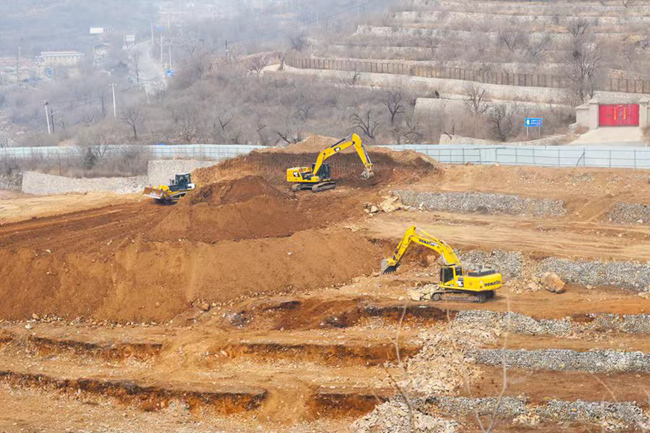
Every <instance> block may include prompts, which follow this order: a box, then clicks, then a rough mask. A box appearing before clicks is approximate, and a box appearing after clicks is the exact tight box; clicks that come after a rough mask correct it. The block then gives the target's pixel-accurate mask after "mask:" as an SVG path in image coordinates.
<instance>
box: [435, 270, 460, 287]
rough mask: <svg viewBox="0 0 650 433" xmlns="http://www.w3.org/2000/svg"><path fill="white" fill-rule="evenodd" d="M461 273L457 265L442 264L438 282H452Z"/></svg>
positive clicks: (443, 283)
mask: <svg viewBox="0 0 650 433" xmlns="http://www.w3.org/2000/svg"><path fill="white" fill-rule="evenodd" d="M462 275H463V271H462V269H460V267H459V266H442V267H441V268H440V284H442V285H445V284H448V283H452V284H453V283H454V281H456V279H457V277H459V276H462Z"/></svg>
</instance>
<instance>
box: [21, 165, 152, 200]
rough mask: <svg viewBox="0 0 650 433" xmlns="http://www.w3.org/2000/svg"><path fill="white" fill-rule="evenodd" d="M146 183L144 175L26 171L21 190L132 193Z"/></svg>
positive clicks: (34, 192) (138, 190)
mask: <svg viewBox="0 0 650 433" xmlns="http://www.w3.org/2000/svg"><path fill="white" fill-rule="evenodd" d="M146 183H147V178H146V176H136V177H109V178H105V177H101V178H85V179H79V178H69V177H64V176H54V175H50V174H43V173H38V172H35V171H27V172H25V173H23V185H22V191H23V192H24V193H27V194H34V195H49V194H66V193H73V192H76V193H83V192H90V191H109V192H115V193H118V194H132V193H138V192H142V189H143V188H144V186H145V184H146Z"/></svg>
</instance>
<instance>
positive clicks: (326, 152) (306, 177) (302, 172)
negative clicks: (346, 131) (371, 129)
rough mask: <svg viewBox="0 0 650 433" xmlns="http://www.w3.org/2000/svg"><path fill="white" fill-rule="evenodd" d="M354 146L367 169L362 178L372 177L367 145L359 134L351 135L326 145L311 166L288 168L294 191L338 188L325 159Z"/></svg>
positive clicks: (372, 172) (288, 179)
mask: <svg viewBox="0 0 650 433" xmlns="http://www.w3.org/2000/svg"><path fill="white" fill-rule="evenodd" d="M352 146H354V149H355V150H356V151H357V154H358V155H359V158H361V162H362V163H363V166H364V167H365V169H364V170H363V173H361V178H362V179H370V178H371V177H372V176H374V175H375V173H374V171H373V165H372V162H371V161H370V156H368V151H367V150H366V147H365V146H364V145H363V143H362V142H361V137H359V136H358V135H357V134H352V135H349V136H348V137H346V138H344V139H343V140H341V141H338V142H336V143H334V144H332V145H331V146H328V147H326V148H325V149H323V151H321V153H320V154H319V155H318V159H316V162H315V163H314V164H312V166H311V167H293V168H288V169H287V182H289V183H292V184H293V185H292V187H291V189H292V190H293V191H301V190H307V189H309V190H311V191H312V192H321V191H327V190H329V189H334V188H336V182H335V181H334V180H332V179H331V177H330V166H329V164H328V163H326V162H325V161H326V160H327V159H328V158H329V157H331V156H334V155H336V154H337V153H339V152H343V151H344V150H345V149H348V148H349V147H352Z"/></svg>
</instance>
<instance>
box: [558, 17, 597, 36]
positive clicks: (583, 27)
mask: <svg viewBox="0 0 650 433" xmlns="http://www.w3.org/2000/svg"><path fill="white" fill-rule="evenodd" d="M590 26H591V22H589V21H588V20H585V19H579V20H575V21H571V22H570V23H568V24H567V25H566V26H565V27H564V28H565V29H566V30H567V31H568V32H569V33H571V35H573V37H574V38H579V37H581V36H584V35H585V34H586V33H587V30H589V27H590Z"/></svg>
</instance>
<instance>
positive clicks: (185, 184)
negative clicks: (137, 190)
mask: <svg viewBox="0 0 650 433" xmlns="http://www.w3.org/2000/svg"><path fill="white" fill-rule="evenodd" d="M193 189H196V185H195V184H194V183H192V175H191V174H190V173H182V174H177V175H176V176H175V177H174V179H170V180H169V185H158V186H156V187H147V188H145V189H144V192H143V193H142V195H143V196H145V197H151V198H153V199H156V200H158V201H159V202H160V203H162V204H172V203H175V202H177V201H178V200H180V199H181V198H182V197H185V194H187V192H188V191H192V190H193Z"/></svg>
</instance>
